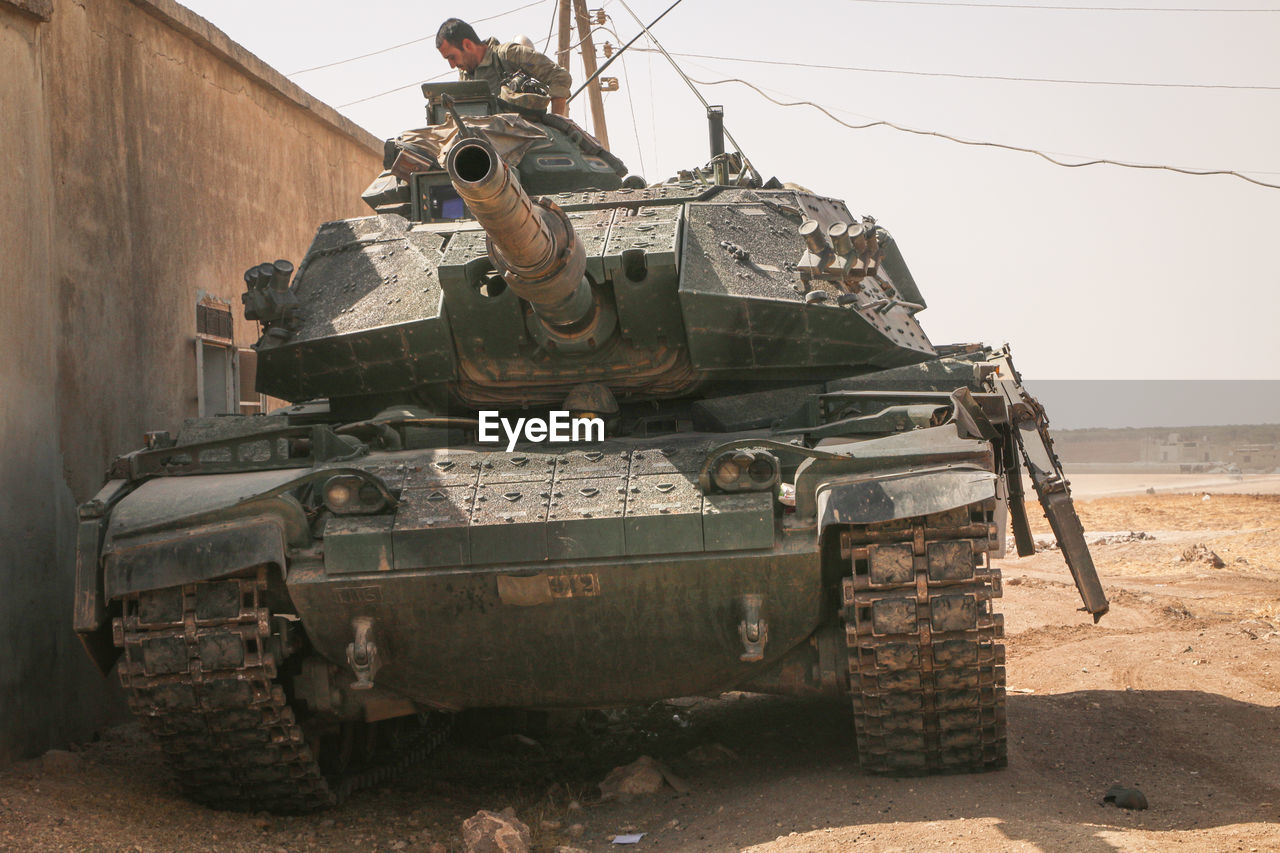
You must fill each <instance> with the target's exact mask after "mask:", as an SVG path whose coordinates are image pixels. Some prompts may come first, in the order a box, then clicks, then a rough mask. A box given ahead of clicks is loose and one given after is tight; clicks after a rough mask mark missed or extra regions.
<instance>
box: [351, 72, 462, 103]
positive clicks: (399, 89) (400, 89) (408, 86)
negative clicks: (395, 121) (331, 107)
mask: <svg viewBox="0 0 1280 853" xmlns="http://www.w3.org/2000/svg"><path fill="white" fill-rule="evenodd" d="M447 76H449V72H448V71H445V72H443V73H440V74H437V75H435V76H434V77H428V78H427V79H425V80H418V81H417V82H415V83H406V84H405V85H403V86H397V87H395V88H394V89H388V90H387V91H385V92H379V93H378V94H376V95H369V96H368V97H365V98H358V99H356V100H354V101H348V102H347V103H345V104H338V106H337V109H340V110H341V109H344V108H346V107H354V106H355V105H356V104H363V103H364V102H365V101H372V100H373V99H374V98H381V97H383V96H384V95H394V94H395V93H396V92H403V91H404V90H405V89H416V88H417V87H418V86H421V85H422V84H423V83H431V82H433V81H435V80H439V79H440V78H441V77H447Z"/></svg>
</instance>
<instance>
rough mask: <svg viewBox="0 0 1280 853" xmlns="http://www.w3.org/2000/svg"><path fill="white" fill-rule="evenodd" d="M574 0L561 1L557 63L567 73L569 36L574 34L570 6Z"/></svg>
mask: <svg viewBox="0 0 1280 853" xmlns="http://www.w3.org/2000/svg"><path fill="white" fill-rule="evenodd" d="M572 2H573V0H560V41H559V50H557V51H556V62H558V63H560V67H561V68H563V69H564V70H565V71H568V70H569V36H570V35H571V34H572V29H573V28H572V25H571V24H570V23H569V4H570V3H572Z"/></svg>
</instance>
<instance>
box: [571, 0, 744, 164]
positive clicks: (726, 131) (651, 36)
mask: <svg viewBox="0 0 1280 853" xmlns="http://www.w3.org/2000/svg"><path fill="white" fill-rule="evenodd" d="M618 2H619V3H621V4H622V8H624V9H626V10H627V14H628V15H630V16H631V17H632V18H634V19H635V22H636V23H637V24H639V25H640V29H641V30H643V31H644V34H645V36H647V37H648V39H649V41H651V42H653V45H654V47H656V48H658V50H660V51H662V55H663V56H664V57H666V59H667V61H668V62H670V63H671V67H672V68H674V69H675V72H676V74H678V75H680V79H682V80H684V82H685V84H686V85H687V86H688V87H689V89H690V90H692V91H693V94H694V96H695V97H696V98H697V99H698V100H699V101H701V102H702V106H703V108H704V109H706V110H707V112H708V113H710V111H711V105H710V104H709V103H708V102H707V99H706V98H704V97H702V93H701V92H699V91H698V87H697V86H695V85H693V80H691V79H690V78H689V75H688V74H685V73H684V69H682V68H681V67H680V65H679V64H678V63H677V62H676V61H675V60H674V59H672V58H671V54H669V53H667V49H666V48H665V47H663V46H662V43H661V42H660V41H658V39H657V37H656V36H654V34H653V32H652V31H651V30H650V29H649V27H646V26H645V24H644V21H642V20H640V16H639V15H637V14H636V13H635V12H633V11H632V10H631V7H630V6H628V5H627V0H618ZM679 3H680V0H676V2H675V3H672V4H671V5H670V6H669V7H667V10H666V12H663V13H662V15H659V16H658V17H657V18H655V19H654V20H653V23H655V24H656V23H657V22H658V21H659V20H661V19H662V18H663V17H664V16H665V15H666V14H667V12H670V11H671V10H672V9H674V8H675V7H676V6H677V5H678V4H679ZM651 26H652V25H651ZM636 38H639V36H638V35H637V36H636ZM634 40H635V39H632V41H634ZM630 44H631V43H630V42H628V43H627V45H626V46H624V47H623V48H622V49H621V50H620V51H618V53H617V56H622V54H623V52H624V51H625V50H626V48H627V47H630ZM596 73H597V74H598V73H599V71H597V72H596ZM722 127H723V128H724V135H725V138H727V139H728V140H729V141H730V142H732V143H733V147H734V148H736V149H737V151H738V153H739V154H741V155H742V163H743V166H744V167H745V169H749V170H750V171H751V172H752V173H754V174H755V175H756V176H757V177H759V175H760V173H759V171H758V170H757V169H756V167H755V165H754V164H752V162H751V158H750V157H748V156H747V152H746V151H744V150H743V149H742V146H741V145H739V144H738V140H736V139H734V138H733V134H732V133H730V132H729V128H728V127H727V126H723V125H722ZM744 174H745V172H744Z"/></svg>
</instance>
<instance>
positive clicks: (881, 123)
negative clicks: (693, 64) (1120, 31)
mask: <svg viewBox="0 0 1280 853" xmlns="http://www.w3.org/2000/svg"><path fill="white" fill-rule="evenodd" d="M623 5H626V4H625V3H624V4H623ZM693 82H695V83H697V84H699V85H701V86H719V85H721V84H724V83H740V84H742V85H743V86H746V87H747V88H748V89H752V90H754V91H755V92H756V94H758V95H760V97H762V98H764V99H765V100H768V101H772V102H773V103H775V104H777V105H778V106H780V107H799V106H808V107H813V108H814V109H815V110H818V111H819V112H821V113H822V114H824V115H825V116H827V118H829V119H831V120H832V121H834V122H836V123H837V124H842V125H844V126H845V127H847V128H850V129H852V130H865V129H867V128H871V127H887V128H890V129H892V130H897V131H900V132H902V133H914V134H917V135H919V136H935V137H937V138H939V139H944V140H946V141H948V142H955V143H958V144H960V145H973V146H979V147H985V148H1000V149H1003V150H1005V151H1018V152H1021V153H1023V154H1034V155H1036V156H1037V157H1040V158H1042V159H1044V160H1048V161H1049V162H1050V163H1052V164H1053V165H1055V166H1063V167H1065V168H1068V169H1078V168H1080V167H1082V166H1100V165H1106V166H1120V167H1123V168H1126V169H1152V170H1163V171H1168V172H1177V173H1178V174H1181V175H1194V176H1197V177H1200V176H1207V175H1226V176H1229V177H1233V178H1239V179H1240V180H1242V181H1248V182H1249V183H1251V184H1257V185H1258V186H1260V187H1267V188H1268V189H1273V190H1280V184H1269V183H1267V182H1265V181H1259V180H1257V179H1256V178H1251V177H1249V176H1248V175H1244V174H1241V173H1240V172H1236V171H1233V170H1230V169H1184V168H1182V167H1180V166H1166V165H1159V164H1152V163H1129V162H1125V161H1122V160H1110V159H1106V158H1101V157H1099V158H1094V159H1092V160H1087V161H1085V162H1083V163H1064V162H1062V161H1061V160H1056V159H1054V158H1053V157H1052V156H1050V155H1049V154H1047V153H1045V152H1044V151H1040V150H1038V149H1035V148H1024V147H1022V146H1019V145H1006V144H1004V143H1002V142H984V141H980V140H972V139H961V138H959V137H956V136H951V135H949V134H946V133H941V132H939V131H936V130H919V129H917V128H913V127H906V126H905V125H900V124H895V123H894V122H891V121H886V120H884V119H875V120H873V121H870V122H867V123H866V124H850V123H849V122H847V121H845V120H844V119H841V118H839V117H837V116H836V115H834V114H833V113H831V111H830V110H828V109H827V108H826V107H824V106H822V105H821V104H815V103H814V102H813V101H779V100H778V99H777V98H774V97H772V96H771V95H769V94H767V93H766V92H764V91H763V90H761V89H760V88H759V87H757V86H755V85H754V84H752V83H748V82H747V81H746V80H741V79H738V78H736V77H734V78H731V79H727V80H694V81H693ZM726 135H728V134H727V132H726ZM730 138H731V139H732V137H730ZM735 144H737V143H735ZM743 157H744V158H745V157H746V155H745V154H744V155H743Z"/></svg>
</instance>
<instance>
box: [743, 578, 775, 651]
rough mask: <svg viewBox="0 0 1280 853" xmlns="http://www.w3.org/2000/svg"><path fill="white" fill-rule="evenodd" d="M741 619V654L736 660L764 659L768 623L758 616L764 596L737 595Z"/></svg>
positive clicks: (767, 639) (767, 637)
mask: <svg viewBox="0 0 1280 853" xmlns="http://www.w3.org/2000/svg"><path fill="white" fill-rule="evenodd" d="M738 603H739V605H740V606H741V608H742V621H741V622H739V623H738V636H739V637H741V638H742V648H743V652H742V654H740V655H738V660H740V661H744V662H746V663H756V662H757V661H762V660H764V647H765V644H766V643H768V642H769V623H768V622H767V621H765V620H764V619H762V618H760V611H761V610H763V609H764V596H763V595H757V594H755V593H749V594H747V595H743V596H739V598H738Z"/></svg>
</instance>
